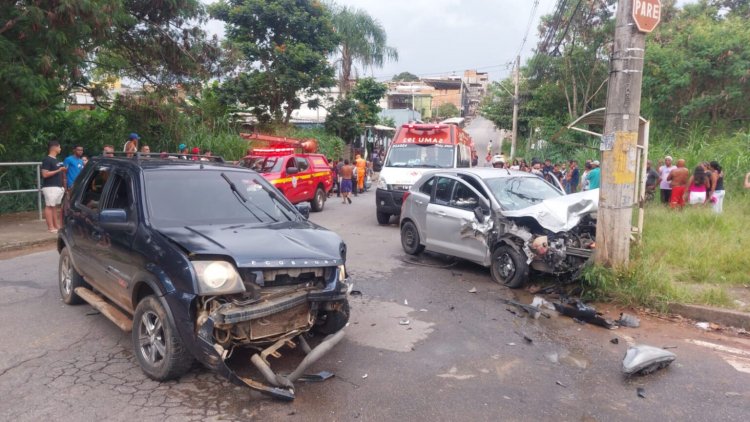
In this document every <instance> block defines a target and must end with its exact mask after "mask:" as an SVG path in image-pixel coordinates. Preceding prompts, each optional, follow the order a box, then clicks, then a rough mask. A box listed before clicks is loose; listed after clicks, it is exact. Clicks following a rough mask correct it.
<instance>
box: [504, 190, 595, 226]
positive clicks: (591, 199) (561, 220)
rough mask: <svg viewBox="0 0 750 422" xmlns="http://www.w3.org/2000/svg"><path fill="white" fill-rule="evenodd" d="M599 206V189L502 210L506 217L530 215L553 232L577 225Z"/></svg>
mask: <svg viewBox="0 0 750 422" xmlns="http://www.w3.org/2000/svg"><path fill="white" fill-rule="evenodd" d="M598 208H599V189H593V190H587V191H583V192H577V193H571V194H570V195H564V196H560V197H558V198H553V199H546V200H544V201H542V202H540V203H539V204H536V205H532V206H530V207H527V208H524V209H521V210H514V211H503V212H502V213H503V215H504V216H506V217H531V218H533V219H535V220H536V221H537V222H538V223H539V225H540V226H542V227H543V228H545V229H547V230H549V231H551V232H553V233H560V232H567V231H569V230H571V229H572V228H573V227H575V226H577V225H578V223H579V222H580V221H581V219H582V218H583V216H585V215H586V214H589V213H592V212H596V211H597V210H598Z"/></svg>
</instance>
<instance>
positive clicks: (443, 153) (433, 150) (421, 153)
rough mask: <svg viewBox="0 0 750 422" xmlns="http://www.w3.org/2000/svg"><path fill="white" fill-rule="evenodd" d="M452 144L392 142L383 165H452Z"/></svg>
mask: <svg viewBox="0 0 750 422" xmlns="http://www.w3.org/2000/svg"><path fill="white" fill-rule="evenodd" d="M453 151H454V147H453V145H440V144H393V145H392V146H391V152H390V153H389V154H388V161H386V163H385V165H386V166H389V167H427V168H451V167H453V156H454V154H453Z"/></svg>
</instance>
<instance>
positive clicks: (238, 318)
mask: <svg viewBox="0 0 750 422" xmlns="http://www.w3.org/2000/svg"><path fill="white" fill-rule="evenodd" d="M351 288H352V284H351V283H349V280H346V281H345V282H343V283H342V282H337V283H336V285H335V288H334V289H331V290H313V291H300V292H296V293H294V294H290V295H284V296H281V297H278V298H274V299H272V300H264V301H262V302H259V303H254V304H248V305H243V306H238V305H234V304H232V305H230V306H221V307H219V308H218V309H216V310H215V311H213V312H212V313H211V314H210V315H208V316H205V315H203V316H199V315H195V312H190V311H189V309H191V308H192V305H191V304H192V303H193V300H194V299H195V296H193V297H187V296H186V295H181V296H178V295H176V294H171V295H166V296H165V298H166V299H167V302H168V303H169V304H170V308H172V309H173V310H174V309H175V308H173V307H172V306H177V307H181V306H187V309H185V310H186V311H187V312H186V313H185V314H187V315H191V316H192V318H190V319H183V320H179V319H176V321H175V322H177V326H178V330H179V331H180V334H181V336H182V339H183V342H184V343H185V346H186V347H187V348H188V349H189V350H190V351H191V353H192V354H193V356H194V357H195V358H196V359H197V360H198V361H200V362H201V363H203V364H204V365H206V366H207V367H209V368H211V369H212V370H214V371H216V372H218V373H220V374H221V375H223V376H224V377H226V378H227V379H229V380H230V381H231V382H232V383H234V384H236V385H245V386H248V387H250V388H252V389H254V390H256V391H260V392H262V393H265V394H269V395H271V396H273V397H275V398H279V399H282V400H293V399H294V386H293V384H292V383H293V382H294V381H295V380H298V379H307V378H312V379H313V380H317V379H325V378H327V376H325V375H324V373H321V374H318V375H316V376H311V377H310V376H308V377H305V376H304V375H303V372H304V370H305V369H306V368H307V367H309V366H310V365H311V364H312V363H314V362H315V361H317V360H318V359H319V358H320V357H322V356H323V355H324V354H325V353H327V352H328V351H329V350H330V349H331V348H332V347H333V346H334V345H335V344H336V343H338V342H339V341H340V340H341V339H342V338H343V336H344V331H343V329H342V330H339V331H338V332H336V333H334V334H332V335H330V336H328V337H326V339H324V340H323V341H322V342H321V343H320V344H318V345H317V346H316V347H315V348H310V346H308V345H307V343H306V341H305V339H304V338H303V336H302V335H303V334H305V333H307V332H308V331H309V330H310V329H311V328H312V325H313V323H314V315H315V313H316V312H317V311H318V310H319V309H321V307H331V306H334V307H335V306H341V305H343V304H344V303H345V302H346V301H347V298H348V293H349V292H350V291H351ZM310 315H312V316H313V318H312V319H311V318H310ZM231 328H239V329H240V330H241V331H242V332H243V333H246V334H247V339H249V341H250V342H249V343H245V344H238V345H236V346H235V347H239V348H242V347H243V346H244V345H247V344H252V345H253V347H254V348H256V349H258V348H259V347H265V349H263V350H262V351H261V352H260V353H258V354H255V355H253V357H252V359H251V362H252V363H253V364H254V365H255V366H256V367H257V368H258V369H259V370H260V372H261V373H262V374H263V376H264V378H266V381H267V382H268V384H264V383H261V382H258V381H255V380H253V379H249V378H246V377H243V376H241V375H240V374H238V373H237V371H236V370H235V369H233V368H232V367H230V365H229V362H228V359H229V357H230V355H231V352H232V350H231V348H225V347H224V346H222V345H221V344H219V342H218V341H217V339H216V336H217V335H218V334H217V333H220V332H228V331H227V330H228V329H231ZM297 345H300V346H301V347H302V349H303V350H304V351H305V352H306V354H307V356H306V357H305V358H304V359H303V361H302V362H301V363H300V364H299V366H298V367H297V369H295V371H293V372H292V373H291V374H289V375H287V376H282V375H278V374H275V373H273V371H272V370H271V369H270V365H269V364H268V361H267V360H266V356H267V355H273V356H278V351H277V350H278V349H279V348H281V347H284V346H289V347H296V346H297ZM328 376H332V374H328ZM269 384H270V385H269Z"/></svg>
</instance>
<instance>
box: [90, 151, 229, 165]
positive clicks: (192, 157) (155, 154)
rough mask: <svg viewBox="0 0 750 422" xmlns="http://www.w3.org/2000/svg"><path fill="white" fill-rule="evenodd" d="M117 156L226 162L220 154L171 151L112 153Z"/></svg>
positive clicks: (138, 159) (137, 158) (135, 158)
mask: <svg viewBox="0 0 750 422" xmlns="http://www.w3.org/2000/svg"><path fill="white" fill-rule="evenodd" d="M111 154H112V155H113V156H114V157H115V158H129V159H131V160H136V161H140V160H144V159H147V160H153V159H158V160H168V161H173V160H180V159H181V157H185V159H187V160H192V161H211V162H214V163H225V162H226V161H225V160H224V158H223V157H222V156H220V155H203V154H180V153H176V154H175V153H171V152H148V153H143V152H122V151H115V152H112V153H111ZM99 157H104V154H99Z"/></svg>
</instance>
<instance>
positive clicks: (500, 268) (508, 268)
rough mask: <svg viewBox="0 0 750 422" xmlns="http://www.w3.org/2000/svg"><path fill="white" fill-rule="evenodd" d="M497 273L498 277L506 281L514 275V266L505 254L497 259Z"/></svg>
mask: <svg viewBox="0 0 750 422" xmlns="http://www.w3.org/2000/svg"><path fill="white" fill-rule="evenodd" d="M496 265H497V272H498V274H500V277H502V278H504V279H506V280H508V279H510V278H511V277H513V275H514V274H515V273H516V266H515V264H513V258H511V256H510V255H509V254H507V253H504V254H502V255H500V256H499V257H497V264H496Z"/></svg>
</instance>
